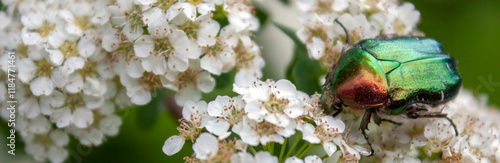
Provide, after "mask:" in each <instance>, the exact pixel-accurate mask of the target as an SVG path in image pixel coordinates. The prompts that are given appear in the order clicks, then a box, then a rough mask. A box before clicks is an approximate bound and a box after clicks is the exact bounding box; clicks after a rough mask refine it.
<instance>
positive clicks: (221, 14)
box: [212, 5, 229, 28]
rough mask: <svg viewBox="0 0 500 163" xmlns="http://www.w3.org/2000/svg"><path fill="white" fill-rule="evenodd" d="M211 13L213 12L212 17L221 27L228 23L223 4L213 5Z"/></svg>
mask: <svg viewBox="0 0 500 163" xmlns="http://www.w3.org/2000/svg"><path fill="white" fill-rule="evenodd" d="M212 13H213V16H212V19H214V20H215V21H217V22H218V23H219V25H220V26H221V28H222V27H225V26H226V25H228V24H229V20H227V14H228V13H227V12H226V11H224V6H223V5H219V6H215V11H214V12H212Z"/></svg>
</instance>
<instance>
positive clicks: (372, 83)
mask: <svg viewBox="0 0 500 163" xmlns="http://www.w3.org/2000/svg"><path fill="white" fill-rule="evenodd" d="M336 22H337V23H339V22H338V21H336ZM339 24H340V23H339ZM340 25H341V26H342V27H343V25H342V24H340ZM344 29H345V28H344ZM346 33H347V32H346ZM347 38H348V36H347ZM461 84H462V80H461V78H460V76H459V74H458V71H457V68H456V61H455V60H454V59H453V58H452V57H451V56H450V55H448V54H447V53H446V52H445V51H444V50H443V47H442V46H441V44H440V43H439V42H437V41H436V40H434V39H431V38H424V37H414V36H406V37H393V38H390V37H385V38H377V39H367V40H362V41H360V42H358V43H357V44H354V45H353V46H352V47H351V48H350V49H349V50H347V51H346V52H345V53H343V55H342V56H341V58H340V59H339V61H338V62H337V63H336V64H335V65H334V66H333V67H332V68H331V69H330V71H329V72H328V75H327V76H326V82H325V84H324V85H323V95H322V97H321V101H322V105H323V107H324V108H325V112H326V113H330V114H333V116H336V115H338V114H339V113H340V111H341V110H342V107H352V108H358V109H364V110H365V113H364V115H363V118H362V120H361V125H360V130H361V132H362V133H363V135H364V137H365V139H366V141H367V143H368V145H369V146H370V150H371V154H370V156H371V155H373V153H374V151H373V148H372V146H371V143H370V141H369V139H368V136H367V135H366V133H365V130H367V129H368V123H370V119H371V118H372V116H373V119H374V122H375V123H376V124H380V123H381V122H382V121H388V122H391V123H394V124H397V125H401V123H398V122H394V121H392V120H389V119H384V118H381V117H384V116H383V115H404V116H406V117H407V118H411V119H416V118H432V117H439V118H446V119H447V120H449V121H450V123H451V124H452V126H453V128H454V130H455V134H456V135H458V131H457V129H456V126H455V124H454V123H453V121H451V119H449V118H448V117H447V114H446V113H442V112H431V111H429V110H430V108H432V107H435V106H437V105H440V104H444V103H446V102H448V101H450V100H452V99H453V98H455V96H456V95H457V94H458V91H459V90H460V87H461ZM381 115H382V116H381Z"/></svg>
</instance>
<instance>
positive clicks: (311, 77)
mask: <svg viewBox="0 0 500 163" xmlns="http://www.w3.org/2000/svg"><path fill="white" fill-rule="evenodd" d="M274 24H275V25H276V27H278V28H279V29H280V30H281V31H283V33H285V34H286V35H287V36H288V37H289V38H290V39H292V40H293V42H294V43H295V50H294V56H293V60H292V63H291V64H290V67H288V70H287V73H286V75H287V78H288V79H289V80H290V81H291V82H292V83H294V84H295V86H296V87H297V89H298V90H300V91H303V92H305V93H307V94H313V93H314V92H321V85H320V84H319V79H320V77H321V76H322V75H324V74H326V72H327V70H326V69H325V68H323V67H322V66H321V64H320V63H319V61H315V60H311V59H309V55H308V54H307V48H306V45H305V44H304V43H302V41H300V39H299V38H298V37H297V35H296V34H295V31H294V30H292V29H290V28H288V27H285V26H283V25H280V24H277V23H274Z"/></svg>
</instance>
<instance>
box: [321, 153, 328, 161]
mask: <svg viewBox="0 0 500 163" xmlns="http://www.w3.org/2000/svg"><path fill="white" fill-rule="evenodd" d="M328 157H330V156H328V154H325V155H324V156H323V157H321V160H325V159H327V158H328Z"/></svg>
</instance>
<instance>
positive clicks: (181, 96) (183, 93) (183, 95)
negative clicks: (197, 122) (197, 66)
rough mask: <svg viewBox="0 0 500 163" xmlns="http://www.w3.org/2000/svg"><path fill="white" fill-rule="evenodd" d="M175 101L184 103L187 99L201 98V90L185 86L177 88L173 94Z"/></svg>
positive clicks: (195, 99)
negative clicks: (180, 88)
mask: <svg viewBox="0 0 500 163" xmlns="http://www.w3.org/2000/svg"><path fill="white" fill-rule="evenodd" d="M174 98H175V102H176V103H177V105H181V106H182V105H184V104H185V103H186V102H187V101H190V100H192V101H198V100H200V99H201V92H200V91H197V90H195V89H194V88H193V87H186V88H184V89H182V90H179V91H178V92H177V93H176V94H175V95H174Z"/></svg>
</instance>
